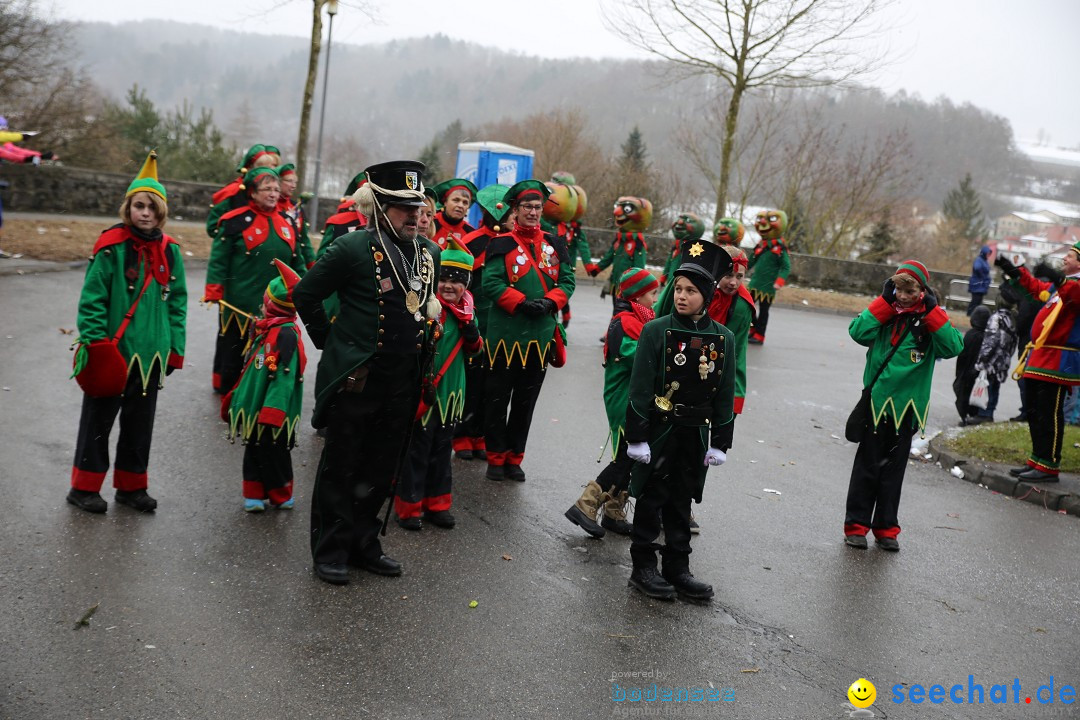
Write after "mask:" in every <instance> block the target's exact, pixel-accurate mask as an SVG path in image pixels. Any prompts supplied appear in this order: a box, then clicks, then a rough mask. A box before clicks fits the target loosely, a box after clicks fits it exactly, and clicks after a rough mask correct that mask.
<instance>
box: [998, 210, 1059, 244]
mask: <svg viewBox="0 0 1080 720" xmlns="http://www.w3.org/2000/svg"><path fill="white" fill-rule="evenodd" d="M1058 224H1061V220H1059V219H1058V216H1057V215H1055V214H1054V213H1051V212H1050V211H1049V210H1040V211H1039V212H1020V211H1016V212H1011V213H1008V214H1007V215H1002V216H1001V217H999V218H998V219H997V221H996V222H995V223H994V227H995V232H994V236H995V237H996V238H997V239H1004V238H1006V237H1017V236H1020V235H1030V234H1032V233H1037V232H1039V231H1040V230H1043V229H1044V228H1048V227H1050V226H1051V225H1058Z"/></svg>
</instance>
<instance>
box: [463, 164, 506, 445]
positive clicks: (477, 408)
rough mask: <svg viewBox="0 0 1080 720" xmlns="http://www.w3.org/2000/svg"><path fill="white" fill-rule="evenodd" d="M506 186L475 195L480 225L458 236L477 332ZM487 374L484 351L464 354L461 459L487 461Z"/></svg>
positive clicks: (484, 312) (487, 304)
mask: <svg viewBox="0 0 1080 720" xmlns="http://www.w3.org/2000/svg"><path fill="white" fill-rule="evenodd" d="M508 189H509V188H507V187H506V186H505V185H497V184H496V185H488V186H487V187H485V188H482V189H481V190H480V192H478V193H477V194H476V202H477V204H478V205H480V209H481V211H482V222H481V225H480V227H478V228H477V229H476V230H473V231H472V232H471V233H469V234H468V235H466V236H465V237H464V238H462V239H461V242H462V243H463V244H464V245H465V249H466V250H468V251H469V253H470V254H471V255H472V258H473V266H472V275H471V277H470V279H469V293H470V294H471V295H472V299H473V304H474V305H475V308H474V311H473V314H474V316H475V317H476V323H477V326H478V327H479V329H480V334H481V335H484V334H485V333H486V332H487V319H488V314H489V313H490V311H491V298H490V297H488V296H487V295H486V294H485V293H484V286H483V272H484V264H485V263H486V262H487V248H488V243H490V242H491V239H492V238H493V237H495V236H497V235H499V234H500V233H501V232H502V231H503V228H502V225H501V223H502V222H503V221H504V219H505V218H506V214H507V213H508V212H510V204H509V203H507V202H506V201H505V199H504V198H505V197H506V191H507V190H508ZM487 377H488V363H487V356H486V354H485V353H482V352H481V353H477V354H474V355H467V356H466V358H465V414H464V415H463V416H462V418H461V422H460V423H458V426H457V428H456V429H455V430H454V452H455V453H456V454H457V456H458V457H459V458H461V459H462V460H487V442H486V441H485V440H484V412H485V409H486V403H485V395H484V387H485V385H486V384H487Z"/></svg>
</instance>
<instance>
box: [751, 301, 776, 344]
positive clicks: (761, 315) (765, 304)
mask: <svg viewBox="0 0 1080 720" xmlns="http://www.w3.org/2000/svg"><path fill="white" fill-rule="evenodd" d="M772 304H773V301H772V300H770V299H769V298H767V297H763V298H761V299H760V300H758V311H757V317H756V318H754V321H753V322H752V323H750V331H751V332H756V333H757V334H758V335H761V336H762V337H764V336H765V328H766V327H767V326H768V325H769V308H770V307H772Z"/></svg>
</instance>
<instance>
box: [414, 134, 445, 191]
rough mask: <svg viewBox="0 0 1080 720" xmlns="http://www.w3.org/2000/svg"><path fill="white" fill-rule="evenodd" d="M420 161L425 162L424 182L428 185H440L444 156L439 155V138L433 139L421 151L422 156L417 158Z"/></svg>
mask: <svg viewBox="0 0 1080 720" xmlns="http://www.w3.org/2000/svg"><path fill="white" fill-rule="evenodd" d="M416 159H417V160H419V161H420V162H422V163H424V167H425V168H426V169H425V170H424V184H425V185H427V186H428V187H431V186H432V185H438V184H439V183H440V182H442V179H443V177H442V174H443V173H442V158H440V157H439V141H438V139H435V140H432V141H431V142H429V143H428V144H427V145H425V146H424V149H423V150H421V151H420V156H419V157H417V158H416Z"/></svg>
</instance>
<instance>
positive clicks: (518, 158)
mask: <svg viewBox="0 0 1080 720" xmlns="http://www.w3.org/2000/svg"><path fill="white" fill-rule="evenodd" d="M533 156H534V153H533V151H532V150H526V149H525V148H519V147H514V146H513V145H507V144H506V143H501V142H467V143H461V144H459V145H458V156H457V170H456V171H455V172H454V175H455V176H456V177H459V178H464V179H466V180H470V181H472V183H473V184H474V185H476V187H477V188H485V187H487V186H488V185H493V184H495V183H499V184H500V185H506V186H510V185H513V184H514V183H518V182H521V181H522V180H529V179H531V178H532V176H533ZM480 217H481V214H480V208H479V206H477V205H473V206H472V208H471V209H470V210H469V215H468V221H469V224H470V225H472V226H473V227H479V226H480Z"/></svg>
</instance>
